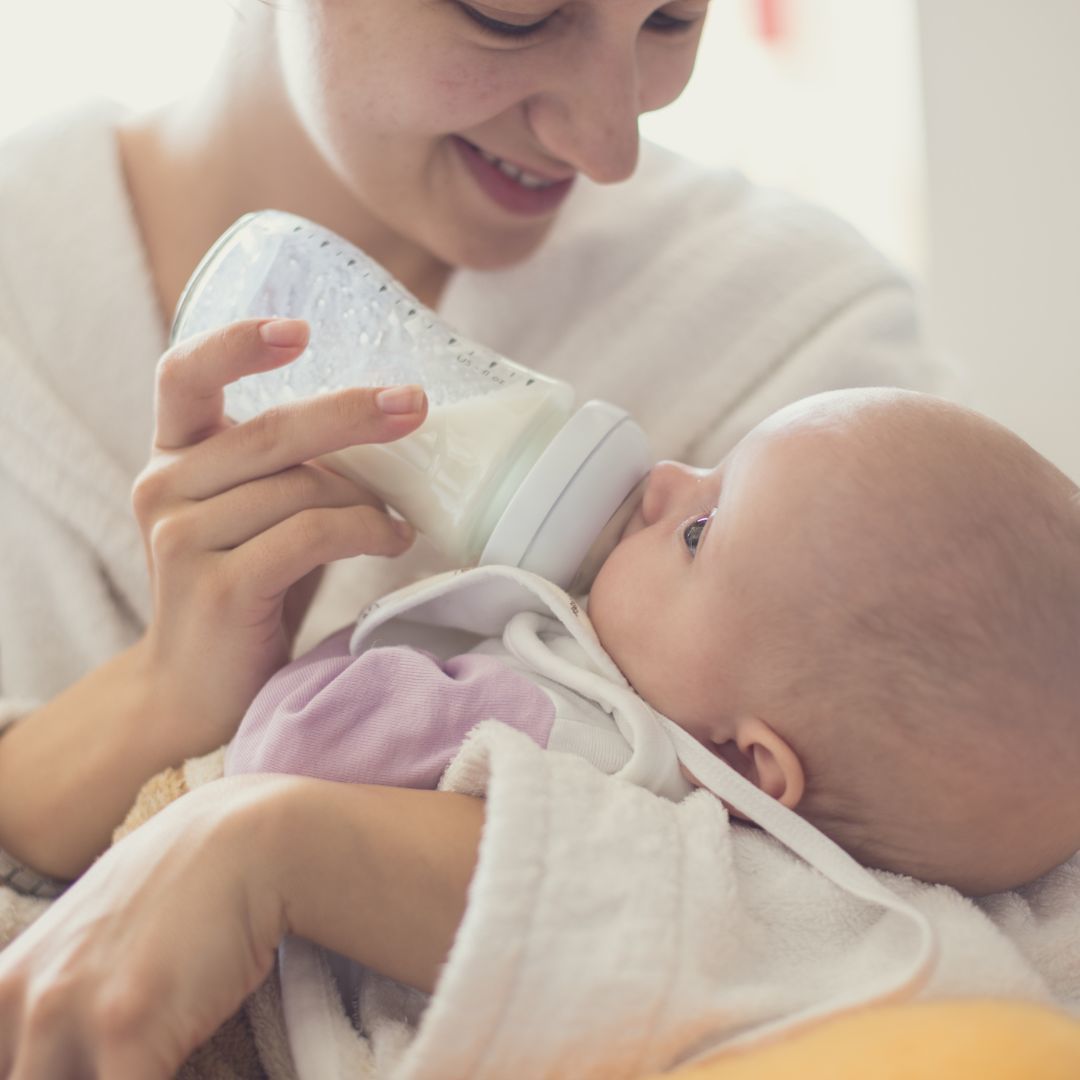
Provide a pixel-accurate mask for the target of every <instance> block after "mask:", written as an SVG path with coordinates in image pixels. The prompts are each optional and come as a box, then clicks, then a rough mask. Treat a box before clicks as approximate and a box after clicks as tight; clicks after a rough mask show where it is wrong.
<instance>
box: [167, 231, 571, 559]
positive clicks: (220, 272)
mask: <svg viewBox="0 0 1080 1080" xmlns="http://www.w3.org/2000/svg"><path fill="white" fill-rule="evenodd" d="M257 316H287V317H294V318H303V319H306V320H307V321H308V323H309V324H310V327H311V336H310V341H309V345H308V348H307V349H306V350H305V352H304V354H303V355H302V356H301V357H300V358H298V359H297V360H296V361H294V362H293V363H291V364H288V365H286V366H285V367H284V368H280V369H277V370H275V371H268V372H262V373H259V374H256V375H250V376H247V377H245V378H243V379H240V380H239V381H237V382H235V383H233V384H230V385H229V386H228V387H227V388H226V392H225V407H226V412H227V413H228V414H229V415H230V416H231V417H232V418H233V419H235V420H238V421H243V420H247V419H250V418H251V417H253V416H255V415H257V414H258V413H260V412H262V411H264V410H265V409H267V408H269V407H271V406H274V405H278V404H282V403H286V402H290V401H294V400H297V399H300V398H305V397H311V396H314V395H317V394H323V393H329V392H331V391H333V390H338V389H342V388H344V387H350V386H394V385H401V384H405V383H419V384H420V385H422V386H423V387H424V389H425V391H426V392H427V395H428V403H429V413H428V418H427V420H426V421H425V423H424V424H423V425H422V426H421V427H420V429H418V430H417V431H416V432H414V433H413V434H412V435H410V436H408V437H406V438H404V439H401V440H399V441H397V442H394V443H387V444H379V445H363V446H355V447H350V448H348V449H345V450H342V451H339V452H337V453H335V454H331V455H328V456H327V457H326V458H325V459H324V460H325V461H326V462H327V464H328V465H330V467H332V468H334V469H336V470H337V471H339V472H342V473H344V474H346V475H348V476H351V477H353V478H355V479H357V480H358V481H359V482H362V483H363V484H365V485H366V486H367V487H368V488H370V489H371V490H372V491H374V492H375V494H377V495H378V496H379V497H380V498H382V499H384V500H385V501H386V502H387V503H388V504H389V505H390V506H392V507H394V509H395V510H397V511H398V512H399V513H401V514H402V515H403V516H404V517H406V518H407V519H408V520H409V521H410V522H411V523H412V524H413V525H414V526H415V527H416V528H417V529H418V530H420V531H421V532H423V533H425V534H426V535H427V536H428V537H429V538H430V539H431V540H432V541H433V542H434V543H435V544H436V545H437V546H438V547H440V548H441V549H442V550H443V551H444V552H445V553H446V554H447V555H449V556H450V557H451V558H453V559H455V560H457V561H459V562H461V563H462V564H467V563H470V562H475V561H476V559H477V558H478V557H479V555H480V552H481V551H482V550H483V548H484V544H485V542H486V540H487V538H488V535H489V534H490V532H491V529H492V527H493V525H494V523H495V521H496V520H497V519H498V518H499V516H500V515H501V513H502V511H503V509H504V508H505V506H506V503H507V502H508V500H509V499H510V496H511V495H512V494H513V492H514V491H515V490H516V487H517V484H518V482H519V481H520V478H521V477H522V476H524V475H525V474H526V473H527V472H528V471H529V469H530V468H531V467H532V465H533V464H534V463H535V461H536V460H537V458H538V457H539V456H540V455H541V453H542V452H543V450H544V449H545V447H546V446H547V445H548V443H549V442H550V441H551V439H552V437H553V436H554V435H555V434H556V433H557V432H558V430H559V429H560V428H561V427H562V425H563V424H564V423H565V422H566V420H567V418H568V417H569V415H570V412H571V408H572V405H573V391H572V389H571V388H570V386H568V385H567V384H566V383H564V382H561V381H559V380H556V379H550V378H547V377H545V376H542V375H539V374H538V373H536V372H534V371H530V370H529V369H528V368H526V367H524V366H522V365H520V364H516V363H514V362H513V361H510V360H507V359H506V358H505V357H502V356H500V355H499V354H498V353H495V352H493V351H492V350H490V349H487V348H485V347H483V346H481V345H478V344H475V343H473V342H469V341H467V340H465V339H464V338H461V337H460V335H458V334H457V333H456V332H455V331H453V330H451V329H449V328H448V327H446V326H445V324H443V323H442V322H441V320H440V319H439V318H438V316H436V315H435V314H434V313H433V312H431V311H430V310H428V309H427V308H425V307H424V305H423V304H421V303H420V302H419V301H418V300H417V299H416V298H415V297H414V296H412V295H411V294H410V293H409V292H408V291H407V290H405V289H404V288H403V287H402V286H401V285H400V284H399V283H398V282H396V281H395V280H394V279H393V278H392V277H391V276H390V275H389V274H388V273H387V272H386V271H385V270H384V269H383V268H382V267H381V266H379V265H378V264H377V263H375V262H374V261H373V260H371V259H370V258H369V257H368V256H367V255H365V254H364V253H363V252H362V251H361V250H360V249H359V248H356V247H354V246H353V245H351V244H349V243H348V242H346V241H345V240H343V239H341V238H340V237H338V236H336V235H335V234H334V233H332V232H330V231H329V230H326V229H324V228H322V227H321V226H318V225H315V224H313V223H312V222H309V221H306V220H304V219H302V218H298V217H295V216H294V215H291V214H285V213H282V212H279V211H261V212H259V213H257V214H249V215H247V216H246V217H244V218H241V219H240V221H238V222H237V223H236V224H235V225H234V226H233V227H232V228H231V229H230V230H229V231H228V232H226V233H225V234H224V235H223V236H222V237H221V239H220V240H219V241H218V242H217V244H215V246H214V247H213V248H212V249H211V250H210V251H209V252H208V253H207V255H206V257H205V258H204V259H203V261H202V262H201V263H200V265H199V267H198V268H197V269H196V271H195V273H194V275H193V276H192V279H191V281H190V282H189V284H188V287H187V288H186V289H185V292H184V295H183V296H182V297H181V300H180V304H179V306H178V309H177V315H176V319H175V321H174V323H173V332H172V340H174V341H176V340H179V339H181V338H184V337H188V336H190V335H192V334H195V333H199V332H201V331H204V330H208V329H211V328H214V327H218V326H223V325H225V324H226V323H229V322H232V321H234V320H237V319H242V318H249V317H257Z"/></svg>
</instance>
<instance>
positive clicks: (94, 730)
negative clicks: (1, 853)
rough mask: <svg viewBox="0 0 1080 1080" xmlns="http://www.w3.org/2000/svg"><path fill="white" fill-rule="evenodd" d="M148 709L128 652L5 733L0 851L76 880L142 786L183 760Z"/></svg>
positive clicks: (135, 657)
mask: <svg viewBox="0 0 1080 1080" xmlns="http://www.w3.org/2000/svg"><path fill="white" fill-rule="evenodd" d="M153 702H154V698H153V692H152V689H151V683H150V679H149V672H148V671H147V668H146V664H145V661H144V658H143V654H142V648H141V645H137V646H134V647H132V648H130V649H127V650H125V651H124V652H123V653H121V654H120V655H118V656H116V657H114V658H113V659H112V660H111V661H109V662H108V663H107V664H104V665H103V666H102V667H100V668H98V669H97V670H96V671H93V672H91V674H90V675H88V676H86V678H84V679H81V680H80V681H79V682H78V683H76V684H74V685H73V686H71V687H69V688H68V689H67V690H66V691H64V693H62V694H60V695H59V696H58V697H56V698H54V699H53V700H52V701H50V702H49V703H48V704H47V705H44V706H42V707H41V708H40V709H38V710H36V711H35V712H33V713H31V714H30V715H29V716H27V717H24V718H23V720H21V721H20V722H18V723H17V724H15V725H14V726H13V727H11V728H10V729H9V730H8V731H7V732H6V733H5V734H4V736H3V738H0V848H3V849H4V850H5V851H7V852H8V853H9V854H11V855H12V856H14V857H15V858H16V859H18V860H19V861H20V862H23V863H25V864H26V865H28V866H31V867H34V868H36V869H37V870H39V871H41V872H42V873H45V874H48V875H50V876H52V877H57V878H74V877H76V876H78V874H80V873H81V872H82V871H83V870H84V869H85V868H86V867H87V866H88V865H89V863H90V861H91V860H92V859H93V858H94V856H95V855H97V854H98V853H99V852H102V851H104V850H105V848H106V847H108V845H109V838H110V836H111V835H112V830H113V829H114V828H115V827H116V826H117V825H118V824H119V823H120V821H122V820H123V817H124V814H125V813H126V812H127V811H128V809H129V808H130V806H131V804H132V803H133V802H134V801H135V796H136V794H137V793H138V791H139V788H140V787H141V786H142V784H143V783H144V782H145V781H146V780H147V779H148V778H149V777H150V776H153V775H154V773H156V772H159V771H160V770H161V769H163V768H165V767H166V766H168V765H173V764H175V763H177V762H178V761H180V760H182V759H183V758H184V757H187V756H189V754H188V753H185V752H184V750H183V748H182V747H181V746H180V745H170V742H169V740H168V739H167V738H165V737H164V735H165V733H167V732H168V730H169V728H168V727H166V726H164V725H162V726H157V727H156V726H155V725H154V724H153V723H152V722H150V721H149V719H148V718H150V717H153V716H154V706H153ZM208 749H211V748H208Z"/></svg>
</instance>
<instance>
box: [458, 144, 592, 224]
mask: <svg viewBox="0 0 1080 1080" xmlns="http://www.w3.org/2000/svg"><path fill="white" fill-rule="evenodd" d="M450 138H451V142H453V144H454V146H455V148H456V149H457V151H458V154H459V155H460V157H461V160H462V161H463V162H464V163H465V165H466V167H467V168H468V170H469V173H470V175H471V176H472V177H473V179H474V180H475V181H476V184H477V186H478V187H479V188H480V190H481V191H483V192H484V194H485V195H487V196H488V197H489V198H490V199H491V200H492V201H493V202H495V203H497V204H498V205H499V206H500V207H502V208H503V209H504V210H508V211H510V212H511V213H512V214H521V215H527V216H539V215H542V214H549V213H551V212H552V211H554V210H555V209H556V208H557V207H558V206H559V205H560V204H561V203H562V201H563V199H565V198H566V196H567V195H568V194H569V193H570V188H571V187H572V186H573V184H574V176H575V175H576V174H573V175H571V176H569V177H567V178H565V179H555V178H551V177H547V176H543V175H541V174H539V173H536V172H532V171H531V170H528V169H525V168H523V167H521V166H519V165H516V164H514V163H513V162H510V161H506V160H504V159H502V158H499V157H496V156H495V155H494V154H492V153H490V152H489V151H487V150H483V149H481V148H480V147H478V146H475V145H474V144H473V143H471V142H469V141H468V140H467V139H463V138H462V137H461V136H460V135H452V136H451V137H450Z"/></svg>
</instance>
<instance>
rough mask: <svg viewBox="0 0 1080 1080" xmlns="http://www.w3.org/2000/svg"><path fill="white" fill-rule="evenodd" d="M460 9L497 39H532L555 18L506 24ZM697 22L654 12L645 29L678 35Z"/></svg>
mask: <svg viewBox="0 0 1080 1080" xmlns="http://www.w3.org/2000/svg"><path fill="white" fill-rule="evenodd" d="M458 7H459V8H460V9H461V11H462V12H463V13H464V14H465V15H467V16H468V18H469V19H471V20H472V21H473V22H474V23H475V24H476V25H477V26H479V27H480V29H482V30H484V31H486V32H487V33H489V34H492V35H493V36H495V37H501V38H527V37H531V36H532V35H533V34H538V33H539V32H540V31H541V30H543V29H544V27H545V26H547V25H548V23H549V22H551V19H552V17H553V16H552V15H546V16H545V17H544V18H542V19H538V20H537V21H536V22H531V23H513V22H504V21H503V20H501V19H495V18H492V17H491V16H490V15H485V14H484V13H483V12H482V11H479V10H478V9H477V8H474V7H473V6H472V5H471V4H466V3H463V2H461V0H458ZM697 21H698V20H696V19H677V18H675V16H673V15H668V14H667V13H666V12H663V11H654V12H653V13H652V15H650V16H649V18H648V20H647V21H646V23H645V28H646V29H648V30H652V31H655V32H656V33H661V34H677V33H680V32H681V31H683V30H688V29H689V28H690V27H692V26H693V25H694V24H695V22H697Z"/></svg>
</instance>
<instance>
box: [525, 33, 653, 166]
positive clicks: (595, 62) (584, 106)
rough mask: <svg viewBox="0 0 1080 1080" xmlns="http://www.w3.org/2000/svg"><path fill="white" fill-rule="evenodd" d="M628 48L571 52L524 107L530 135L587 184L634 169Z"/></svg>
mask: <svg viewBox="0 0 1080 1080" xmlns="http://www.w3.org/2000/svg"><path fill="white" fill-rule="evenodd" d="M637 64H638V62H637V56H636V52H635V49H634V47H633V45H632V44H622V43H610V44H608V45H607V46H606V47H605V48H604V49H603V50H601V49H600V48H598V47H596V45H595V44H594V46H593V47H592V48H591V49H585V48H582V49H581V50H580V52H578V50H575V54H574V55H570V56H568V57H567V61H566V64H565V66H564V67H562V68H561V71H560V74H559V77H558V78H557V79H553V80H552V83H551V85H550V87H549V88H547V89H546V90H545V91H543V92H541V93H538V94H536V95H535V96H533V97H532V98H530V99H529V100H528V101H527V102H526V103H525V110H526V115H527V117H528V120H529V124H530V126H531V127H532V130H533V132H534V134H535V135H536V137H537V138H538V139H539V140H540V142H541V143H542V144H543V145H544V148H545V149H546V150H547V151H548V153H549V154H551V155H552V157H556V158H558V159H559V160H561V161H564V162H566V164H568V165H572V166H573V167H574V168H575V169H577V170H578V171H579V172H582V173H584V174H585V175H586V176H587V177H588V178H589V179H590V180H593V181H595V182H596V183H599V184H613V183H617V182H618V181H620V180H626V179H627V178H628V177H629V176H630V175H631V174H632V173H633V171H634V169H635V168H636V166H637V159H638V148H639V143H640V138H639V135H638V117H639V116H640V115H641V112H642V107H641V100H640V93H639V85H638V75H639V73H638V66H637Z"/></svg>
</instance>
